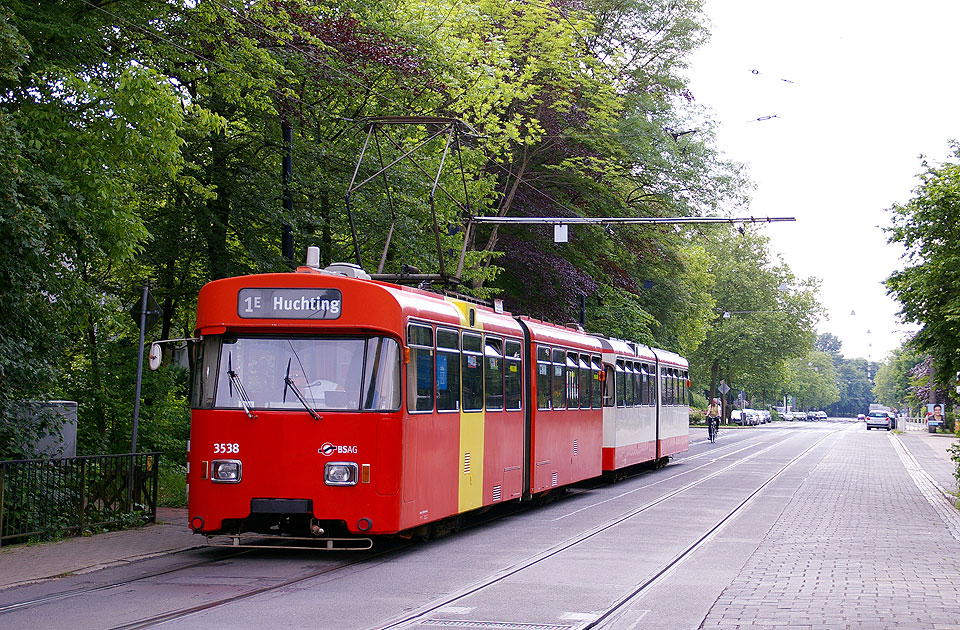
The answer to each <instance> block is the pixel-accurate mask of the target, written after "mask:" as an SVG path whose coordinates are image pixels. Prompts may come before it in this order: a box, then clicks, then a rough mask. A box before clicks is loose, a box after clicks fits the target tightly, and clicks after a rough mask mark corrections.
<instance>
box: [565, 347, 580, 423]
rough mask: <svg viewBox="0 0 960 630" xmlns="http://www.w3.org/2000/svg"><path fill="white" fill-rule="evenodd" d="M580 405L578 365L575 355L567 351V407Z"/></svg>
mask: <svg viewBox="0 0 960 630" xmlns="http://www.w3.org/2000/svg"><path fill="white" fill-rule="evenodd" d="M579 406H580V366H579V365H578V364H577V355H576V353H573V352H568V353H567V407H569V408H570V409H576V408H577V407H579Z"/></svg>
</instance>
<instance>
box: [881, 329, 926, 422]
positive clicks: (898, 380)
mask: <svg viewBox="0 0 960 630" xmlns="http://www.w3.org/2000/svg"><path fill="white" fill-rule="evenodd" d="M922 358H923V357H921V356H920V355H918V354H917V353H916V352H915V351H914V350H913V349H912V348H911V347H910V345H909V344H906V345H903V346H900V347H899V348H896V349H894V350H892V351H891V352H890V354H889V355H888V356H887V357H886V359H884V360H883V362H882V363H881V364H880V367H879V368H878V369H877V372H876V378H875V379H874V385H873V394H874V396H875V397H876V399H877V401H878V402H879V403H880V404H883V405H886V406H888V407H894V408H904V407H909V408H912V409H916V408H917V406H918V404H919V403H920V401H918V400H917V399H916V396H915V395H914V392H913V390H912V389H911V388H912V386H913V384H914V383H913V381H914V377H913V375H912V374H911V371H912V370H913V369H914V368H915V367H917V365H918V364H919V363H920V362H921V360H922ZM923 402H924V403H925V402H926V400H924V401H923Z"/></svg>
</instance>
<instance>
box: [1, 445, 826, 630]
mask: <svg viewBox="0 0 960 630" xmlns="http://www.w3.org/2000/svg"><path fill="white" fill-rule="evenodd" d="M783 433H789V432H782V431H778V432H777V433H776V434H774V435H763V436H751V437H750V438H747V439H745V440H740V441H737V442H734V443H731V444H725V445H723V446H720V445H718V446H717V447H716V448H712V449H709V450H707V451H703V452H700V453H697V454H694V455H690V456H688V457H684V458H682V459H680V460H678V463H679V462H690V461H691V460H694V461H695V460H699V459H704V458H709V460H708V461H705V462H703V463H698V465H696V466H693V467H690V468H686V467H684V468H683V469H681V470H678V471H676V472H675V473H674V474H671V475H668V476H665V477H663V478H660V479H656V480H654V481H652V482H651V483H646V484H643V485H642V486H640V487H638V488H633V489H631V490H629V491H627V492H625V493H622V494H620V495H618V496H616V497H613V498H610V499H605V500H603V501H601V502H599V503H593V504H591V505H590V506H586V507H584V508H580V509H578V510H576V511H574V512H571V513H568V514H567V515H564V516H561V517H558V518H557V519H554V520H560V519H562V518H566V517H567V516H573V515H574V514H576V513H579V512H582V511H585V510H590V509H592V508H594V507H596V506H597V505H599V504H600V503H607V502H609V501H612V500H615V499H617V498H622V497H623V496H626V495H628V494H632V493H634V492H637V491H639V490H642V489H649V488H650V487H652V486H656V485H660V484H663V483H666V482H669V481H671V480H675V479H677V478H678V477H681V476H684V475H689V474H692V473H694V472H696V471H698V470H701V469H703V468H704V467H707V466H711V465H715V464H716V463H717V462H719V461H722V460H724V459H727V458H729V457H733V456H736V455H738V454H741V453H743V452H745V451H749V450H752V449H756V450H755V452H753V453H751V454H749V455H747V456H746V457H743V458H741V459H738V460H736V461H734V462H731V463H729V464H727V465H725V466H723V467H722V468H720V469H718V470H716V471H713V472H711V473H709V474H707V475H705V476H703V477H701V478H698V479H695V480H693V481H691V482H689V483H687V484H685V485H683V486H681V487H680V488H676V489H673V490H670V491H668V492H665V493H664V494H661V495H660V496H659V497H656V498H653V499H651V500H650V501H648V502H646V503H644V504H643V505H641V506H639V507H637V508H635V509H633V510H630V511H628V512H626V513H624V514H621V515H620V516H618V517H615V518H613V519H610V520H608V521H606V522H605V523H603V524H601V525H598V526H596V527H594V528H592V529H590V530H587V531H586V532H583V533H581V534H580V535H578V536H576V537H574V538H573V539H568V540H567V541H564V542H563V543H560V544H558V545H555V546H553V547H551V548H550V549H547V550H545V551H543V552H541V553H540V554H537V555H535V556H532V557H530V558H528V559H526V560H524V561H521V562H520V563H518V564H516V565H513V566H512V567H510V568H508V569H507V570H505V571H504V572H501V573H499V574H496V575H494V576H491V578H488V579H486V580H484V581H483V582H481V583H479V584H475V585H473V586H472V587H470V588H469V589H468V590H466V591H463V592H460V593H457V594H455V595H453V596H450V597H448V598H445V599H444V600H443V601H441V602H439V603H435V604H434V605H430V606H429V608H428V609H426V610H423V609H422V610H420V611H419V612H417V613H416V614H412V615H409V616H407V617H404V618H403V619H400V620H396V621H393V622H391V623H389V624H388V625H384V626H377V628H385V629H386V628H390V629H393V628H407V627H411V626H412V625H417V624H418V623H419V622H421V621H423V620H424V619H425V618H426V616H428V615H430V614H431V613H433V612H436V611H437V610H438V609H440V608H443V607H445V606H449V605H451V604H452V603H455V602H457V601H458V600H461V599H463V598H465V597H468V596H470V595H473V594H476V593H478V592H481V591H482V590H484V589H485V588H489V587H491V586H493V585H495V584H497V583H499V582H502V581H503V580H505V579H507V578H509V577H510V576H512V575H516V574H517V573H520V572H521V571H523V570H525V569H528V568H530V567H533V566H535V565H537V564H539V563H541V562H543V561H544V560H547V559H549V558H551V557H553V556H556V555H557V554H561V553H563V552H564V551H566V550H568V549H570V548H571V547H574V546H576V545H578V544H580V543H582V542H584V541H586V540H589V539H590V538H592V537H594V536H596V535H598V534H600V533H603V532H605V531H607V530H609V529H611V528H614V527H616V526H617V525H619V524H621V523H623V522H624V521H626V520H629V519H630V518H633V517H635V516H637V515H638V514H641V513H643V512H645V511H647V510H649V509H651V508H653V507H655V506H657V505H660V504H662V503H664V502H666V501H669V500H670V499H672V498H674V497H676V496H678V495H680V494H683V493H684V492H687V491H689V490H690V489H692V488H695V487H697V486H699V485H701V484H703V483H705V482H707V481H709V480H711V479H713V478H715V477H717V476H719V475H722V474H724V473H726V472H728V471H730V470H731V469H733V468H735V467H737V466H739V465H741V464H744V463H746V462H749V461H751V460H752V459H754V458H756V457H759V456H760V455H762V454H764V453H766V452H769V451H770V450H771V449H773V448H775V447H777V446H781V445H783V444H784V443H785V442H784V441H783V440H782V434H783ZM831 434H832V432H831V433H828V434H827V435H826V436H824V437H823V438H821V439H820V440H818V441H817V442H816V443H815V444H814V445H812V446H811V447H809V448H808V449H806V450H805V451H804V452H803V453H802V454H801V455H798V456H797V457H796V458H794V459H793V460H791V462H790V463H788V464H787V465H785V466H784V468H782V469H781V470H780V471H778V472H777V473H776V474H775V475H774V476H773V477H771V478H770V479H768V480H767V481H766V482H765V483H764V484H762V485H761V486H760V487H759V488H758V489H757V490H756V491H755V492H754V493H753V494H751V495H750V497H748V498H747V499H746V500H745V501H744V502H743V503H742V504H741V505H739V506H737V507H736V508H735V509H734V511H732V512H731V513H730V514H728V515H727V516H726V517H725V518H724V519H722V520H721V521H720V522H718V523H717V525H715V526H714V528H713V529H711V531H710V532H708V533H707V534H705V535H704V536H703V537H702V538H701V539H700V540H698V541H697V542H696V543H694V546H691V548H689V549H687V550H686V551H684V552H683V553H682V554H681V555H680V556H678V557H677V558H676V559H675V561H674V562H673V563H671V565H670V566H668V567H665V568H664V569H663V570H662V571H660V572H658V573H657V574H656V575H655V576H654V578H652V579H651V580H650V581H649V583H644V584H643V585H641V588H640V589H638V591H637V592H634V593H631V594H630V597H633V598H635V597H636V596H637V593H638V592H640V591H642V590H644V589H647V588H649V586H652V584H653V583H654V582H653V580H655V579H658V578H659V576H661V575H663V574H664V573H666V572H668V571H669V569H670V568H671V567H672V566H673V565H675V564H676V563H679V562H680V561H682V559H683V557H686V555H688V554H689V553H690V552H692V551H693V550H694V549H695V548H696V546H698V545H700V544H703V542H705V541H706V540H707V539H709V537H710V535H712V532H714V531H716V530H717V529H719V528H720V527H722V525H723V524H724V523H725V522H726V521H727V520H729V519H730V518H732V517H733V516H734V515H735V513H736V512H737V511H739V510H740V509H742V508H743V507H745V505H746V503H747V502H748V501H749V500H751V498H752V497H753V496H755V495H756V494H757V493H759V492H760V491H761V490H762V489H763V488H764V487H766V485H768V484H769V483H770V482H772V481H773V479H775V478H776V476H778V475H779V474H780V473H782V472H783V470H786V468H788V467H789V466H790V465H792V463H794V462H795V461H797V460H799V459H800V458H801V457H802V456H803V455H805V454H806V453H807V452H809V451H810V450H811V449H813V448H814V447H815V446H816V445H817V444H819V443H820V442H821V441H822V440H823V439H826V437H827V436H829V435H831ZM792 437H795V438H799V437H800V436H792ZM754 438H755V439H754ZM674 465H676V464H674ZM666 470H669V467H668V469H666ZM526 507H529V506H526ZM521 511H522V510H521ZM502 517H503V516H502V515H500V516H497V517H496V518H502ZM490 520H494V519H492V518H482V519H478V520H477V521H476V522H475V523H472V524H470V525H469V526H466V527H463V529H464V530H466V529H471V528H473V527H478V526H481V525H483V524H485V523H487V522H488V521H490ZM413 544H414V543H412V542H402V543H400V544H398V545H394V546H391V547H389V548H383V549H379V550H375V551H373V552H371V553H364V554H363V555H356V556H354V557H353V558H352V559H351V560H349V561H346V562H338V563H336V564H333V565H330V566H325V567H322V568H319V569H316V570H313V571H309V572H307V573H303V574H300V575H297V576H295V577H291V578H289V579H284V580H282V581H280V582H277V583H275V584H270V585H266V586H261V587H258V588H253V589H248V590H245V591H243V592H239V593H236V594H234V595H230V596H227V597H221V598H217V599H214V600H211V601H209V602H205V603H201V604H197V605H194V606H189V607H183V608H177V609H173V610H169V611H164V612H161V613H158V614H155V615H150V616H147V617H143V618H141V619H137V620H134V621H130V622H127V623H123V624H120V625H116V626H113V627H111V628H110V630H134V629H138V628H148V627H154V626H157V625H160V624H163V623H166V622H170V621H173V620H176V619H181V618H184V617H188V616H191V615H195V614H198V613H202V612H205V611H208V610H212V609H215V608H218V607H222V606H226V605H229V604H232V603H235V602H239V601H242V600H246V599H249V598H252V597H256V596H258V595H262V594H266V593H270V592H276V591H280V590H282V589H284V588H287V587H290V586H294V585H296V584H299V583H302V582H306V581H309V580H311V579H313V578H317V577H320V576H324V575H329V574H330V573H333V572H336V571H340V570H343V569H346V568H349V567H352V566H356V565H360V564H363V563H366V562H369V561H371V560H375V559H377V558H383V557H386V556H388V555H390V554H395V553H397V552H399V551H401V550H403V549H405V548H407V547H410V546H412V545H413ZM258 551H263V550H262V549H260V550H258V549H244V550H242V551H238V552H236V553H231V554H228V555H225V556H218V557H215V558H210V559H205V560H202V561H197V562H191V563H188V564H185V565H180V566H177V567H171V568H168V569H164V570H160V571H154V572H150V573H146V574H141V575H137V576H134V577H131V578H128V579H124V580H116V581H112V582H110V583H108V584H101V585H98V586H94V587H90V588H79V589H74V590H69V591H63V592H60V593H54V594H50V595H47V596H43V597H38V598H34V599H31V600H26V601H22V602H16V603H12V604H6V605H2V606H0V615H2V614H4V613H10V612H14V611H20V610H24V609H27V608H31V607H34V606H41V605H44V604H48V603H53V602H57V601H62V600H64V599H69V598H73V597H80V596H84V595H89V594H92V593H96V592H101V591H106V590H109V589H115V588H120V587H123V586H127V585H131V584H136V583H138V582H144V581H146V580H149V579H153V578H156V577H162V576H168V575H171V574H175V573H177V572H181V571H186V570H189V569H193V568H196V567H200V566H204V565H209V564H215V563H218V562H223V561H225V560H229V559H232V558H236V557H240V556H243V555H246V554H251V553H256V552H258ZM628 605H629V601H624V602H622V603H620V604H619V606H621V607H622V606H628ZM611 610H612V609H611ZM610 614H613V613H610ZM605 615H606V613H605ZM586 627H602V626H586Z"/></svg>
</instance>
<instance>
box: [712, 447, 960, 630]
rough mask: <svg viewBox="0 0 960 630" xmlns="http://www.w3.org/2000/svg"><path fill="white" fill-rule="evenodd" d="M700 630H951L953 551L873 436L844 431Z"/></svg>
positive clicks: (939, 522) (957, 582)
mask: <svg viewBox="0 0 960 630" xmlns="http://www.w3.org/2000/svg"><path fill="white" fill-rule="evenodd" d="M701 628H709V629H711V630H713V629H723V630H728V629H729V630H733V629H735V628H776V629H778V630H783V629H791V630H792V629H801V628H802V629H804V630H814V629H815V630H846V629H850V630H854V629H855V630H867V629H869V630H878V629H885V628H923V629H926V630H960V545H958V543H957V540H956V539H954V537H953V536H952V535H951V533H950V532H949V531H948V530H947V528H946V526H945V525H944V522H943V519H942V518H941V517H940V516H939V515H938V514H937V512H936V511H935V510H934V509H933V507H932V506H931V505H930V503H928V502H927V500H926V499H924V497H923V496H922V495H921V493H920V491H919V490H918V489H917V486H916V485H915V484H914V482H913V480H912V479H911V478H910V476H909V475H908V474H906V471H905V469H904V467H903V464H902V463H901V462H900V461H899V458H898V456H897V454H896V452H895V450H894V447H893V444H892V443H891V441H890V440H889V439H887V437H886V435H885V434H883V433H880V432H873V431H871V432H869V433H867V432H865V431H858V432H847V433H845V434H844V435H843V437H842V438H841V439H840V440H839V441H838V442H836V443H835V445H834V446H833V448H832V449H831V451H830V452H829V453H828V454H827V455H826V456H825V457H824V458H823V460H821V462H820V463H819V465H818V466H817V467H816V468H815V469H814V470H813V471H812V472H811V473H810V475H809V476H808V477H807V478H806V479H805V480H804V482H803V484H802V485H801V486H800V488H799V489H798V490H797V492H796V494H795V495H794V497H793V499H792V501H791V502H790V504H789V505H788V506H787V508H786V509H785V510H784V512H783V514H782V515H781V517H780V518H779V519H778V521H777V522H776V523H775V524H774V526H773V527H772V528H771V530H770V532H769V533H768V534H767V537H766V538H765V540H764V541H763V543H762V544H761V545H760V546H759V547H758V548H757V550H756V551H755V552H754V554H753V555H752V556H751V558H750V559H749V560H748V562H747V563H746V565H745V566H744V567H743V570H742V571H741V573H740V575H739V576H738V577H737V578H736V579H735V580H734V581H733V583H732V584H730V586H728V587H727V588H726V589H724V591H723V592H722V593H721V595H720V597H719V598H718V599H717V601H716V603H715V604H714V606H713V608H712V609H711V610H710V612H709V614H708V615H707V617H706V619H705V620H704V622H703V624H702V625H701Z"/></svg>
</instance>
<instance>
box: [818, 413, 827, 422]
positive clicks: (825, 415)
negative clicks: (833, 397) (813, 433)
mask: <svg viewBox="0 0 960 630" xmlns="http://www.w3.org/2000/svg"><path fill="white" fill-rule="evenodd" d="M817 420H827V412H826V411H818V412H817Z"/></svg>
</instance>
